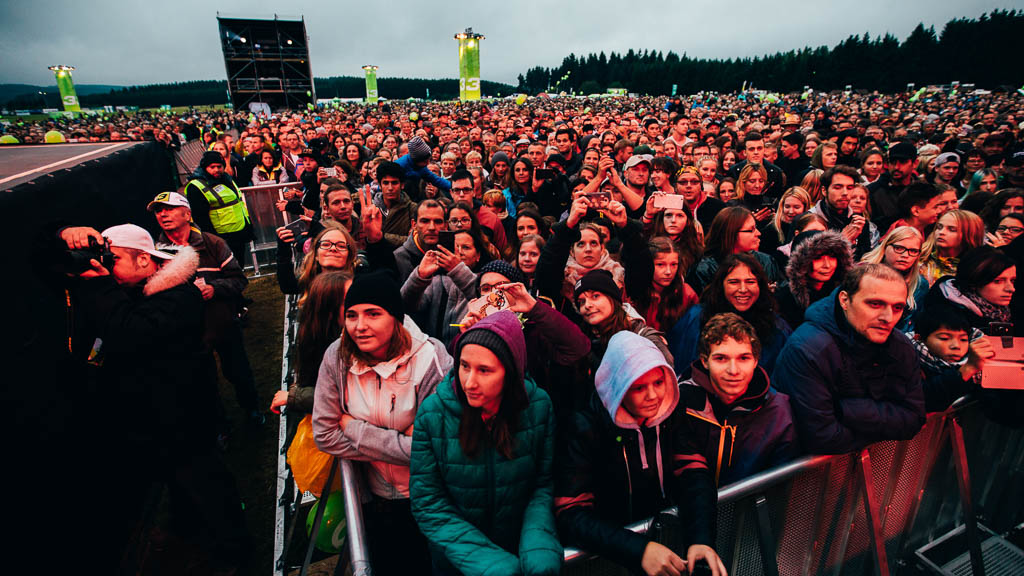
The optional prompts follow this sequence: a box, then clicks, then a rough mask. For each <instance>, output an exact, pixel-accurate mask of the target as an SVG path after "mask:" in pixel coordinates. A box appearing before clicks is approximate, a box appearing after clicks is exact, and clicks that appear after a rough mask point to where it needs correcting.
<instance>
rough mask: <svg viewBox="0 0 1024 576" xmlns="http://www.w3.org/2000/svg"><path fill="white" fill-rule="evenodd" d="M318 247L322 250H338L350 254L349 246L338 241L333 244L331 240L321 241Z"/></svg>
mask: <svg viewBox="0 0 1024 576" xmlns="http://www.w3.org/2000/svg"><path fill="white" fill-rule="evenodd" d="M317 246H319V247H320V249H321V250H337V251H338V252H348V244H346V243H344V242H341V241H338V242H331V241H330V240H321V241H320V243H319V244H317Z"/></svg>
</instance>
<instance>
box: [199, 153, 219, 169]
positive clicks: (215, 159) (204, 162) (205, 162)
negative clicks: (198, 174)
mask: <svg viewBox="0 0 1024 576" xmlns="http://www.w3.org/2000/svg"><path fill="white" fill-rule="evenodd" d="M211 164H220V165H221V166H224V157H223V156H221V155H220V152H217V151H216V150H210V151H207V152H203V157H202V158H201V159H200V160H199V167H200V168H206V167H207V166H210V165H211Z"/></svg>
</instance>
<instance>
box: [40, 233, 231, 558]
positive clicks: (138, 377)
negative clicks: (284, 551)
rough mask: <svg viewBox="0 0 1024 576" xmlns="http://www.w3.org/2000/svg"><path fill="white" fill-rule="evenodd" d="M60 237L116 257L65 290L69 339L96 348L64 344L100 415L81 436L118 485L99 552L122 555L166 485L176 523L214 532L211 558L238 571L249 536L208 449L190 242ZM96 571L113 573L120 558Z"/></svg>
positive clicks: (206, 392) (207, 402)
mask: <svg viewBox="0 0 1024 576" xmlns="http://www.w3.org/2000/svg"><path fill="white" fill-rule="evenodd" d="M59 237H60V239H61V241H62V243H63V244H65V245H66V246H67V248H69V249H72V250H77V249H87V248H89V247H90V240H92V241H93V242H94V243H96V242H98V243H101V244H103V245H105V247H106V248H107V249H108V250H109V251H110V252H111V253H112V254H113V265H112V266H111V267H110V268H109V269H108V268H106V267H104V265H103V264H102V263H101V262H100V259H98V258H97V259H93V260H92V261H91V262H90V264H91V268H89V269H88V270H86V271H85V272H83V273H81V274H79V279H78V280H73V281H72V282H71V283H70V284H69V290H70V295H71V298H70V301H71V302H73V305H72V307H71V308H70V309H69V310H71V311H73V314H74V317H73V321H74V323H75V330H76V332H78V333H81V337H80V338H78V339H77V340H76V341H79V342H88V343H92V349H91V350H85V349H78V348H76V349H75V350H70V349H69V352H70V353H71V354H72V355H73V357H74V359H75V361H76V362H83V363H85V362H87V363H88V364H90V365H91V366H90V370H88V371H86V372H84V374H85V375H86V376H87V377H86V378H83V379H82V380H81V381H77V382H74V383H73V385H74V386H77V387H81V388H82V389H83V390H87V391H90V394H87V395H86V398H88V400H89V402H88V406H89V408H90V409H93V410H98V411H99V412H97V414H96V416H95V418H94V422H93V423H90V425H89V426H88V429H84V430H81V431H80V432H79V434H81V435H82V436H83V437H85V438H88V439H89V442H91V443H93V444H95V448H96V449H95V450H94V451H93V452H94V454H93V455H92V459H91V464H93V465H94V466H95V468H94V470H95V471H97V472H96V473H98V474H102V475H104V476H105V477H106V478H109V479H116V482H115V484H116V485H117V489H116V497H106V498H105V504H104V508H103V516H102V518H97V519H96V520H97V522H101V523H102V525H103V526H104V528H103V529H104V531H105V532H104V534H105V535H106V536H108V538H107V539H106V540H105V542H104V544H103V545H104V547H106V548H107V550H105V551H104V552H103V554H104V555H106V556H107V557H109V558H113V559H115V560H114V562H116V559H118V558H120V557H121V555H122V554H123V551H124V549H126V547H127V546H128V545H129V541H130V539H131V538H132V533H133V531H134V530H136V527H137V526H138V525H139V523H140V520H141V519H142V517H143V515H144V514H145V508H146V503H147V500H148V498H149V491H150V486H151V485H153V484H155V483H167V484H169V485H170V486H171V488H172V494H175V497H174V498H171V506H170V513H171V516H172V518H174V519H176V520H177V522H176V523H175V522H172V524H174V525H176V526H183V527H185V530H186V531H187V532H190V533H191V532H194V533H197V534H198V533H201V534H204V535H209V537H208V538H204V540H203V543H204V545H207V546H208V547H209V552H210V553H211V555H212V557H213V558H214V559H215V560H214V562H215V563H217V564H221V565H224V566H232V565H234V566H238V565H240V564H241V563H242V562H244V560H245V553H246V552H247V542H248V536H247V534H246V529H245V519H244V517H243V514H242V509H241V501H240V499H239V497H238V493H237V490H236V488H235V481H234V478H233V477H232V476H231V473H230V472H229V471H228V469H227V468H226V466H225V465H224V463H223V462H222V461H221V460H220V458H219V457H218V455H217V453H216V448H215V445H214V439H215V437H216V435H215V431H214V427H213V422H214V415H215V412H214V411H215V409H216V408H215V407H216V404H215V402H216V400H215V397H214V396H213V394H214V392H213V390H212V386H211V385H210V382H209V379H208V378H207V377H206V376H205V375H204V372H203V368H202V324H203V297H202V295H201V293H200V291H199V289H198V288H197V287H196V286H195V284H193V282H192V279H193V277H194V276H195V275H196V270H197V268H198V265H199V257H198V255H197V254H196V252H195V250H194V249H192V247H190V246H182V247H180V248H179V249H178V250H177V253H176V254H171V253H169V252H167V251H163V250H158V249H157V248H156V246H155V245H154V243H153V238H152V236H150V234H149V232H147V231H146V230H145V229H143V228H140V227H139V226H136V225H134V224H121V225H118V226H113V227H111V228H107V229H106V230H104V231H103V232H102V233H101V232H98V231H97V230H95V229H94V228H89V227H71V228H64V229H63V230H61V231H60V233H59ZM69 313H72V312H69ZM69 345H70V344H69ZM99 471H102V472H99ZM99 497H102V496H99ZM196 511H202V513H201V514H195V512H196ZM197 524H201V525H197ZM188 535H190V534H187V533H186V534H182V536H188ZM102 569H103V570H104V571H113V570H116V563H115V564H113V565H109V566H107V565H104V566H103V567H102Z"/></svg>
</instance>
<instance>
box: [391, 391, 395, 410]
mask: <svg viewBox="0 0 1024 576" xmlns="http://www.w3.org/2000/svg"><path fill="white" fill-rule="evenodd" d="M391 413H392V414H394V413H395V393H394V392H392V393H391Z"/></svg>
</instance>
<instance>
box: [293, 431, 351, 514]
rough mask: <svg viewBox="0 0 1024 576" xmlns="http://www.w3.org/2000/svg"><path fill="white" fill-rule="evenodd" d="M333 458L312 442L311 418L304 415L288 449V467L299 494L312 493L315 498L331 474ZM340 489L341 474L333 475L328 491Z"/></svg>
mask: <svg viewBox="0 0 1024 576" xmlns="http://www.w3.org/2000/svg"><path fill="white" fill-rule="evenodd" d="M333 461H334V457H333V456H331V455H330V454H325V453H323V452H321V451H320V450H319V449H317V447H316V442H315V441H314V440H313V417H312V416H311V415H308V414H307V415H306V417H305V418H303V419H302V421H301V422H299V426H298V428H297V429H296V430H295V438H293V439H292V445H291V446H289V447H288V466H290V467H291V469H292V476H293V477H294V478H295V485H296V486H298V488H299V491H300V492H312V493H313V495H314V496H316V497H317V498H319V497H320V492H321V491H322V490H323V488H324V483H326V482H327V478H328V476H329V475H330V473H331V463H332V462H333ZM340 489H341V474H335V475H334V483H333V486H331V488H330V489H329V490H328V493H330V492H331V491H333V490H340Z"/></svg>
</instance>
